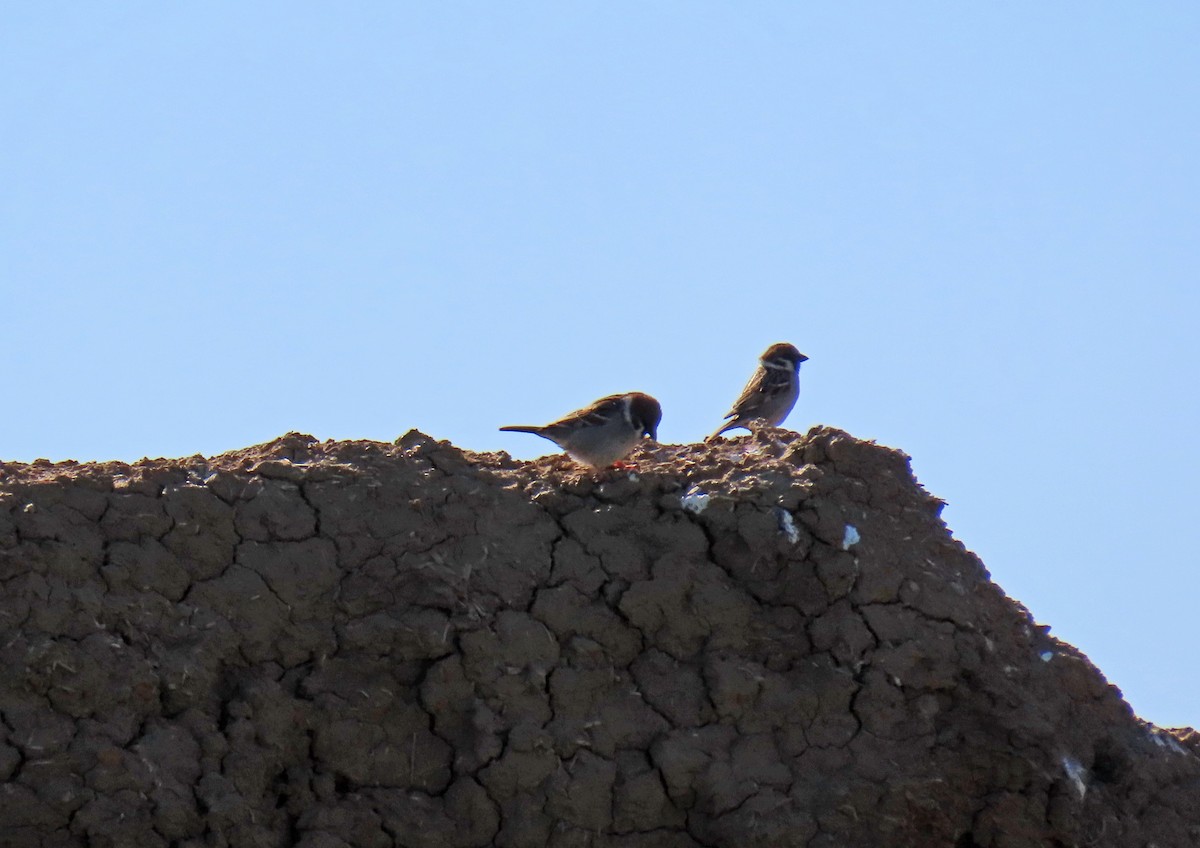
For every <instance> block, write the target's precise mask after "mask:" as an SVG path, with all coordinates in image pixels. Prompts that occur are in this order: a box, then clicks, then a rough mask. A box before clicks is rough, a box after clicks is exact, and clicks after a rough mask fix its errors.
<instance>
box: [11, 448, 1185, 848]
mask: <svg viewBox="0 0 1200 848" xmlns="http://www.w3.org/2000/svg"><path fill="white" fill-rule="evenodd" d="M635 458H636V459H637V462H638V469H637V471H636V472H633V473H631V472H606V473H605V474H604V475H600V476H593V475H591V474H587V473H581V472H580V471H579V470H578V469H577V468H576V467H574V466H573V465H572V464H571V463H570V462H569V461H567V460H565V459H564V458H562V457H551V458H546V459H543V460H539V461H537V462H533V463H525V462H516V461H513V460H511V459H509V458H508V457H507V456H506V455H503V454H498V455H496V454H471V453H468V452H464V451H461V450H459V449H457V448H455V447H453V446H452V445H449V444H447V443H445V442H435V441H433V440H431V439H429V438H428V437H426V436H423V435H421V434H420V433H416V432H412V433H409V434H408V435H407V436H405V437H403V438H402V439H400V440H398V442H397V443H396V444H394V445H392V444H383V443H377V442H324V443H320V442H317V441H315V440H313V439H311V438H310V437H307V436H301V435H298V434H290V435H288V436H286V437H283V438H281V439H279V440H277V441H275V442H272V443H269V444H266V445H261V446H257V447H254V448H249V449H246V450H244V451H239V452H235V453H231V454H226V455H223V456H219V457H215V458H211V459H206V458H203V457H193V458H190V459H182V460H152V461H143V462H140V463H137V464H134V465H125V464H118V463H109V464H97V465H79V464H73V463H62V464H50V463H34V464H32V465H18V464H3V465H0V671H2V676H0V846H5V848H8V846H30V848H32V846H90V848H99V846H164V848H165V846H173V847H174V848H201V846H205V847H206V848H209V847H210V846H288V845H300V846H305V848H345V847H346V846H355V848H358V846H365V848H384V846H460V847H461V848H469V847H470V846H488V845H498V846H514V848H515V846H645V848H650V846H666V848H685V846H731V847H732V846H809V848H818V846H827V848H833V846H873V848H874V847H876V846H951V848H985V846H986V848H993V846H994V848H1009V847H1010V846H1157V847H1158V848H1169V847H1170V846H1194V845H1200V734H1197V733H1196V732H1194V731H1191V730H1190V729H1183V730H1174V731H1168V730H1162V729H1159V728H1155V727H1153V726H1150V725H1147V724H1145V723H1144V722H1141V721H1139V720H1138V719H1137V718H1136V717H1135V716H1134V715H1133V714H1132V713H1131V712H1130V710H1129V708H1128V706H1127V705H1126V704H1125V703H1124V701H1123V700H1122V699H1121V696H1120V693H1119V692H1118V691H1117V690H1116V689H1115V688H1114V687H1112V686H1110V685H1109V684H1108V683H1107V682H1106V681H1105V680H1104V678H1103V676H1102V675H1101V674H1100V673H1099V671H1097V670H1096V669H1095V668H1094V667H1093V666H1092V665H1091V664H1090V663H1089V662H1088V660H1087V659H1086V657H1084V656H1082V655H1081V654H1080V653H1079V652H1078V651H1076V650H1075V649H1074V648H1072V647H1071V646H1069V645H1066V644H1063V643H1061V642H1058V641H1056V640H1055V639H1054V638H1052V637H1050V636H1049V635H1048V633H1047V632H1046V629H1045V628H1042V627H1039V626H1037V625H1035V624H1034V622H1033V621H1032V620H1031V619H1030V617H1029V615H1028V614H1027V613H1026V611H1025V610H1024V609H1023V608H1022V607H1021V606H1020V605H1018V604H1017V603H1015V602H1013V601H1012V600H1010V599H1009V598H1007V597H1006V596H1005V595H1004V594H1003V593H1002V592H1001V590H1000V589H999V588H997V587H996V586H995V585H994V584H993V583H992V582H991V581H990V580H989V579H988V575H987V572H986V571H985V570H984V568H983V566H982V565H981V564H980V563H979V561H978V560H977V559H976V558H975V557H974V556H973V555H972V554H971V553H970V552H968V551H967V550H966V549H965V548H964V547H963V546H962V545H961V544H959V543H958V542H957V541H955V540H954V539H953V538H952V537H951V536H950V534H949V533H948V531H947V529H946V527H945V526H944V524H943V523H942V521H941V520H940V518H939V512H940V507H941V504H940V503H939V502H938V501H937V500H936V499H935V498H932V497H930V496H929V495H928V494H927V493H925V492H924V491H923V490H922V489H921V488H920V486H919V485H918V484H917V483H916V482H915V481H914V479H913V477H912V474H911V472H910V470H909V464H908V458H907V457H906V456H904V455H903V454H901V453H898V452H896V451H892V450H888V449H885V448H882V447H879V446H876V445H874V444H870V443H866V442H861V441H857V440H855V439H853V438H851V437H849V436H848V435H846V434H845V433H842V432H839V431H836V430H829V429H816V430H813V431H812V432H810V433H808V434H807V435H804V436H800V435H798V434H795V433H790V432H787V431H784V430H767V431H763V432H761V433H759V434H757V435H755V436H746V437H742V438H739V439H735V440H731V441H719V442H717V443H716V444H715V445H712V446H704V445H690V446H669V445H663V446H655V447H652V448H648V449H646V450H644V451H642V452H641V453H639V454H637V455H635Z"/></svg>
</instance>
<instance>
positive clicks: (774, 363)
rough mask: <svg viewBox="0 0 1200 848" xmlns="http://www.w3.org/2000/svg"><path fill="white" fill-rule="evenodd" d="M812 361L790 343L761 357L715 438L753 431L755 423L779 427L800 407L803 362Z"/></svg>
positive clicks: (770, 349) (714, 434)
mask: <svg viewBox="0 0 1200 848" xmlns="http://www.w3.org/2000/svg"><path fill="white" fill-rule="evenodd" d="M807 359H808V357H807V356H805V355H804V354H803V353H801V352H800V351H798V350H796V348H795V347H793V346H792V345H790V344H788V343H787V342H779V343H778V344H773V345H771V346H770V347H769V348H767V349H766V352H764V353H763V355H762V356H761V357H759V366H758V370H757V371H755V372H754V376H753V377H751V378H750V382H749V383H747V384H746V388H744V389H742V394H741V396H740V397H739V398H738V399H737V401H736V402H735V403H734V404H733V408H732V409H731V410H729V412H728V413H726V415H725V417H726V418H727V419H732V420H729V421H726V422H725V423H724V424H722V425H721V426H720V427H719V428H718V429H717V431H716V432H715V433H713V434H712V435H711V436H709V437H708V438H710V439H713V438H716V437H717V436H719V435H721V434H722V433H724V432H725V431H726V430H732V429H733V428H735V427H745V428H746V429H747V430H749V429H751V427H750V425H751V424H752V423H758V424H759V426H762V425H763V424H765V425H768V426H771V427H778V426H779V425H780V424H782V423H783V420H784V419H785V418H787V417H788V413H789V412H791V411H792V407H793V406H795V405H796V396H797V395H798V394H799V391H800V386H799V383H800V363H801V362H804V361H806V360H807Z"/></svg>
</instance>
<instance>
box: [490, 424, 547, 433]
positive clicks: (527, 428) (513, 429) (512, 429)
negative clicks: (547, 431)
mask: <svg viewBox="0 0 1200 848" xmlns="http://www.w3.org/2000/svg"><path fill="white" fill-rule="evenodd" d="M500 429H501V430H504V431H506V432H509V433H533V435H535V436H540V435H542V429H543V428H541V427H534V426H532V425H530V424H509V425H508V426H507V427H501V428H500Z"/></svg>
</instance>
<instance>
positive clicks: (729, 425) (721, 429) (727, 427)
mask: <svg viewBox="0 0 1200 848" xmlns="http://www.w3.org/2000/svg"><path fill="white" fill-rule="evenodd" d="M741 426H742V425H741V424H739V423H738V422H737V420H736V419H735V420H733V421H726V422H725V423H724V424H722V425H721V426H720V427H718V428H717V429H716V431H715V432H714V433H713V434H712V435H711V436H709V437H708V438H707V439H705V440H704V441H706V442H707V441H708V439H715V438H716V437H717V436H719V435H721V434H722V433H724V432H725V431H726V430H732V429H734V428H735V427H741Z"/></svg>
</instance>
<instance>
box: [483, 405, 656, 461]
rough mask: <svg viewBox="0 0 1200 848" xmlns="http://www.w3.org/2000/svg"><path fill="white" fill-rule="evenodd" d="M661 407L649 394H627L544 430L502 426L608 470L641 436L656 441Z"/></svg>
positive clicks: (573, 413)
mask: <svg viewBox="0 0 1200 848" xmlns="http://www.w3.org/2000/svg"><path fill="white" fill-rule="evenodd" d="M661 420H662V406H660V405H659V402H658V401H656V400H655V399H654V398H652V397H650V395H647V394H643V393H642V392H629V393H628V394H623V395H609V396H608V397H603V398H600V400H598V401H596V402H595V403H593V404H592V405H591V406H587V407H584V408H583V409H580V410H577V411H575V412H572V413H571V414H570V415H568V416H566V417H565V418H562V419H560V420H558V421H555V422H554V423H553V424H547V425H545V426H544V427H535V426H526V425H512V426H508V427H501V428H500V429H501V430H506V431H510V432H514V433H533V434H534V435H535V436H541V437H542V438H543V439H549V440H550V441H552V442H554V443H555V444H556V445H558V446H559V447H560V448H562V449H563V450H565V451H566V452H567V454H568V455H569V456H570V457H571V459H573V460H575V461H576V462H580V463H583V464H584V465H590V466H592V467H593V468H607V467H609V466H610V465H612V464H613V463H615V462H616V461H617V460H619V459H621V458H622V457H624V456H625V455H626V454H628V453H629V452H630V451H631V450H633V449H634V447H636V446H637V444H638V442H640V441H641V440H642V437H643V436H649V437H650V438H651V439H657V438H658V422H659V421H661Z"/></svg>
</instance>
